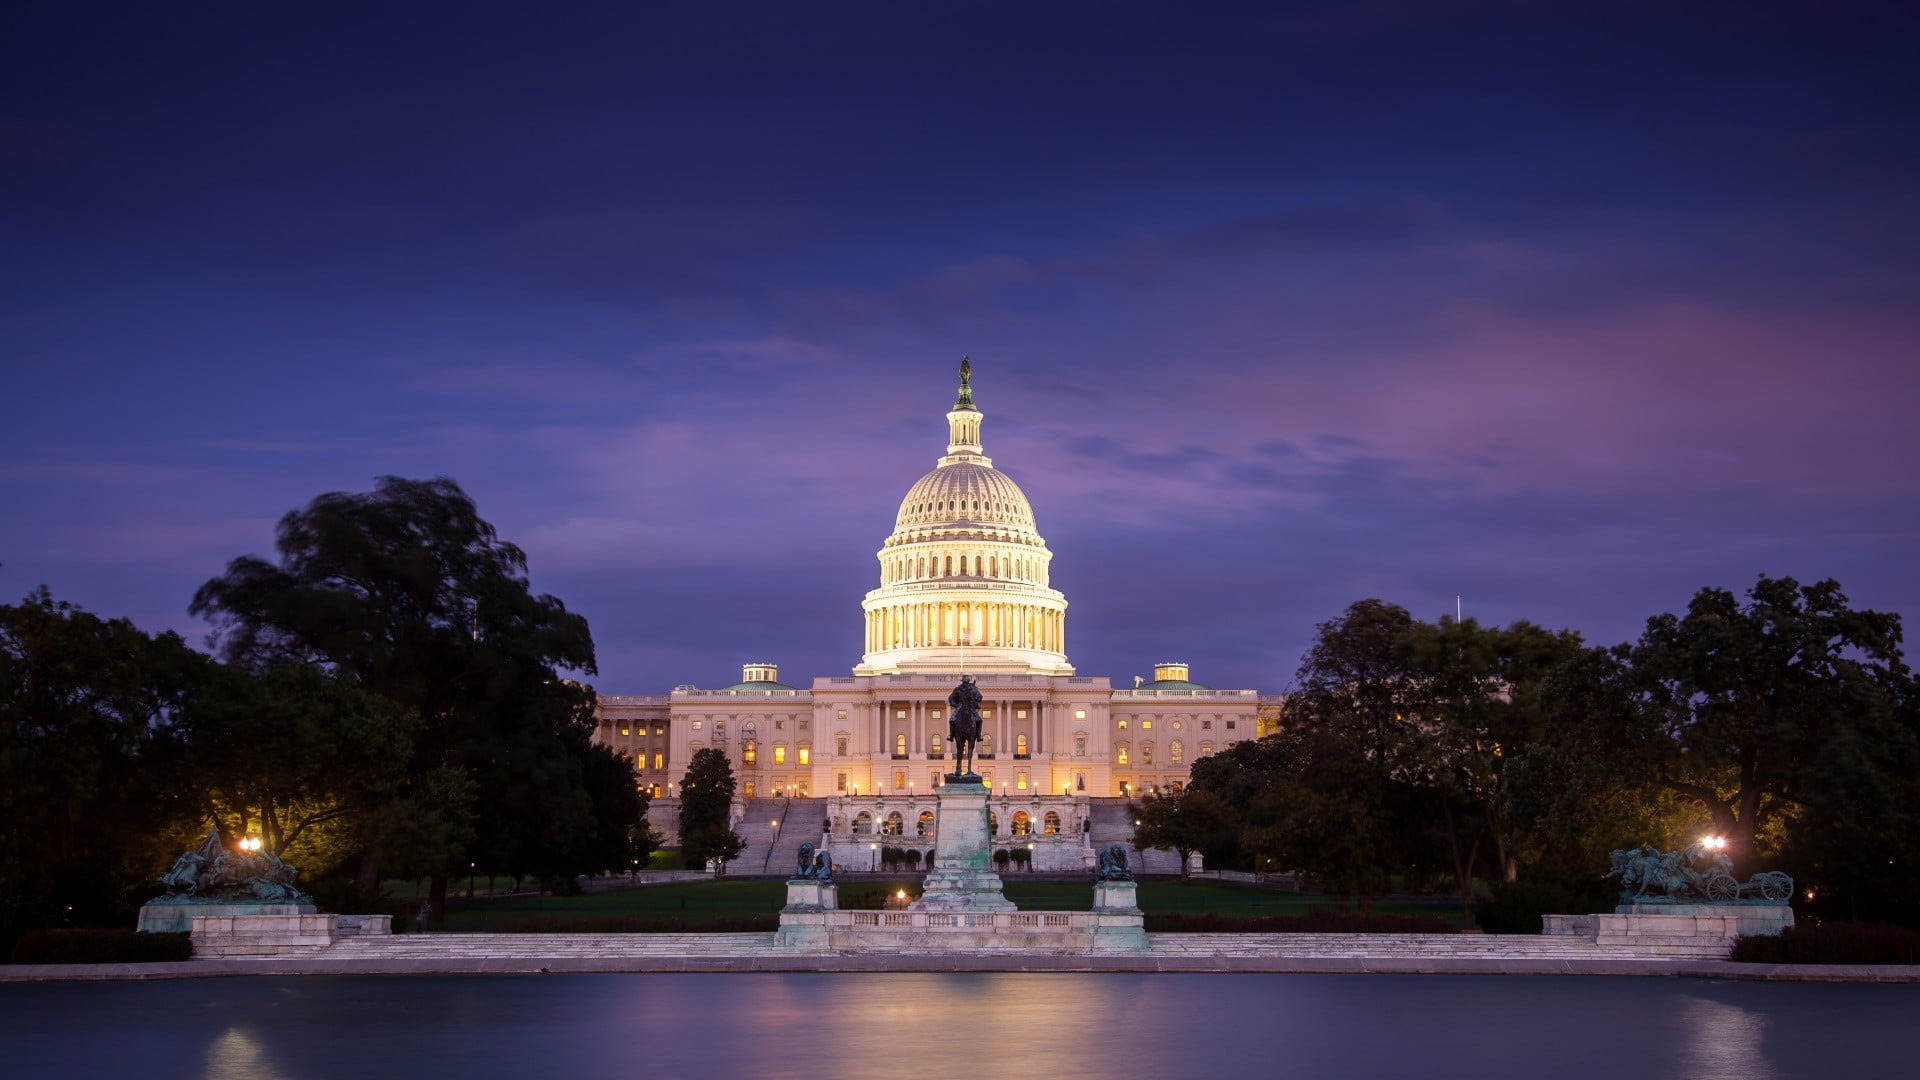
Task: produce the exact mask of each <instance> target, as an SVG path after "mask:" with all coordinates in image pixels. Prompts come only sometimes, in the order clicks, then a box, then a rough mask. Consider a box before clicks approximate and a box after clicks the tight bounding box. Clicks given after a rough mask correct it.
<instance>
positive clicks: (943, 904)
mask: <svg viewBox="0 0 1920 1080" xmlns="http://www.w3.org/2000/svg"><path fill="white" fill-rule="evenodd" d="M988 794H989V792H988V790H987V785H986V784H984V783H982V782H980V780H978V779H969V780H948V781H947V783H946V784H944V785H943V786H942V787H941V788H940V794H939V802H938V805H937V807H936V809H935V817H934V833H933V869H932V870H931V871H929V872H928V874H927V880H926V884H925V886H924V891H923V892H922V893H921V894H920V899H918V900H915V901H914V902H913V904H912V905H911V910H914V911H1012V910H1014V906H1013V901H1011V900H1008V899H1007V898H1006V897H1005V896H1004V895H1003V894H1002V892H1001V884H1000V875H999V874H996V873H994V871H993V834H992V833H991V832H990V831H988V828H987V795H988Z"/></svg>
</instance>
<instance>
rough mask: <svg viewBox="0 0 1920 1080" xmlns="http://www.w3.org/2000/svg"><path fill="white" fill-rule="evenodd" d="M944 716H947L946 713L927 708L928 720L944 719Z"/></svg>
mask: <svg viewBox="0 0 1920 1080" xmlns="http://www.w3.org/2000/svg"><path fill="white" fill-rule="evenodd" d="M946 718H947V714H946V713H944V712H942V711H940V710H939V709H929V710H927V719H929V720H945V719H946Z"/></svg>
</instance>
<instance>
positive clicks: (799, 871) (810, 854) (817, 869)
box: [793, 844, 833, 882]
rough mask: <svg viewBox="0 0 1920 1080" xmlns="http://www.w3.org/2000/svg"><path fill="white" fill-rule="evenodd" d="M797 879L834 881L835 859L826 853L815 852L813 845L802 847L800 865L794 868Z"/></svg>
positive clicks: (803, 845) (802, 845)
mask: <svg viewBox="0 0 1920 1080" xmlns="http://www.w3.org/2000/svg"><path fill="white" fill-rule="evenodd" d="M793 876H794V878H795V879H806V880H811V881H821V882H827V881H832V880H833V857H832V856H831V855H828V854H827V853H826V852H825V851H821V852H818V853H817V854H816V853H815V852H814V850H813V845H812V844H801V845H800V861H799V865H798V866H796V867H794V870H793Z"/></svg>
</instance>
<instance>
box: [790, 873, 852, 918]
mask: <svg viewBox="0 0 1920 1080" xmlns="http://www.w3.org/2000/svg"><path fill="white" fill-rule="evenodd" d="M839 907H840V889H839V888H838V887H837V886H835V885H834V883H833V882H831V881H815V880H813V879H811V878H791V879H789V880H788V881H787V906H786V907H783V908H781V909H780V911H781V913H782V914H784V913H786V912H789V911H835V910H838V909H839Z"/></svg>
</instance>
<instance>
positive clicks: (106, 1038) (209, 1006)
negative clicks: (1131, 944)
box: [0, 973, 1920, 1080]
mask: <svg viewBox="0 0 1920 1080" xmlns="http://www.w3.org/2000/svg"><path fill="white" fill-rule="evenodd" d="M1917 1025H1920V986H1873V985H1829V984H1810V983H1755V982H1713V981H1709V980H1695V979H1656V978H1599V977H1594V978H1579V977H1560V976H1554V977H1515V976H1467V975H1449V976H1420V975H1407V976H1397V975H1139V974H1097V975H1088V974H1032V975H1027V974H867V973H861V974H751V975H513V976H436V977H419V976H414V977H378V976H354V977H345V976H343V977H305V978H281V979H276V978H245V979H240V978H235V979H187V980H176V981H164V982H146V983H132V982H116V983H39V984H10V985H4V986H0V1065H4V1072H5V1074H6V1075H8V1076H15V1077H72V1078H81V1077H95V1076H113V1077H142V1078H146V1077H196V1078H198V1077H204V1078H208V1080H241V1078H246V1080H266V1078H288V1080H302V1078H308V1077H369V1078H380V1077H395V1078H405V1080H421V1078H423V1077H442V1076H450V1077H459V1078H462V1080H481V1078H488V1077H518V1078H529V1077H535V1078H545V1077H564V1078H567V1080H574V1078H590V1077H603V1076H615V1077H618V1076H635V1077H639V1076H648V1077H661V1078H665V1080H705V1078H706V1077H725V1078H732V1077H788V1076H791V1077H889V1078H896V1080H898V1078H912V1077H966V1078H970V1080H989V1078H997V1077H1009V1078H1020V1080H1025V1078H1028V1077H1037V1078H1045V1080H1067V1078H1075V1077H1095V1076H1097V1077H1102V1078H1108V1080H1112V1078H1116V1077H1128V1078H1131V1077H1187V1076H1208V1077H1211V1076H1218V1075H1223V1074H1224V1075H1235V1076H1238V1075H1250V1076H1259V1077H1268V1076H1272V1077H1288V1078H1294V1077H1298V1078H1315V1077H1342V1078H1370V1077H1412V1078H1419V1080H1447V1078H1453V1077H1460V1078H1473V1080H1485V1078H1488V1077H1544V1078H1547V1080H1586V1078H1594V1080H1601V1078H1605V1080H1621V1078H1623V1077H1625V1078H1629V1080H1631V1078H1633V1077H1647V1078H1653V1077H1675V1078H1682V1080H1789V1078H1799V1077H1818V1078H1821V1080H1841V1078H1845V1077H1852V1076H1874V1077H1897V1076H1912V1075H1917V1074H1920V1067H1917V1065H1916V1060H1917V1058H1920V1033H1916V1026H1917Z"/></svg>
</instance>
